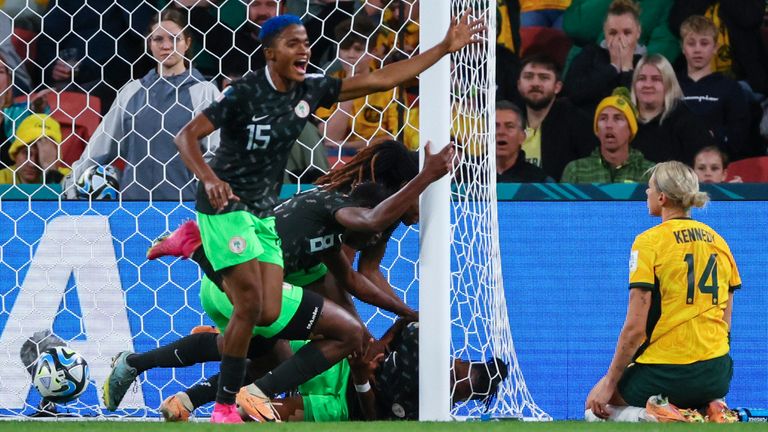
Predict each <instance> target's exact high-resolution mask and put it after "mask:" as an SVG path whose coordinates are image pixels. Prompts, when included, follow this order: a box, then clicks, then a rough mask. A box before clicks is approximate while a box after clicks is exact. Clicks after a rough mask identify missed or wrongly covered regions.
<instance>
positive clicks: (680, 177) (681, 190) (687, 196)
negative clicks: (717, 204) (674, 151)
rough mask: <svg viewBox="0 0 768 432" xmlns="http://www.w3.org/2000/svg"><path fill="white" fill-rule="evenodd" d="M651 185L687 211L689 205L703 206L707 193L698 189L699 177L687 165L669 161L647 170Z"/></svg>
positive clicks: (707, 197)
mask: <svg viewBox="0 0 768 432" xmlns="http://www.w3.org/2000/svg"><path fill="white" fill-rule="evenodd" d="M648 173H649V174H650V178H651V181H650V183H651V185H650V186H651V187H652V188H655V189H656V190H657V191H659V192H662V193H664V195H666V196H667V198H668V199H669V200H671V201H672V202H673V203H675V204H676V205H678V206H680V207H681V208H683V210H685V211H686V212H688V211H689V210H690V208H691V207H699V208H700V207H704V206H705V205H706V204H707V202H709V195H707V193H706V192H701V191H699V178H698V177H697V176H696V173H695V172H694V171H693V169H692V168H691V167H689V166H688V165H686V164H684V163H682V162H678V161H669V162H662V163H658V164H656V165H654V166H653V168H651V169H649V170H648Z"/></svg>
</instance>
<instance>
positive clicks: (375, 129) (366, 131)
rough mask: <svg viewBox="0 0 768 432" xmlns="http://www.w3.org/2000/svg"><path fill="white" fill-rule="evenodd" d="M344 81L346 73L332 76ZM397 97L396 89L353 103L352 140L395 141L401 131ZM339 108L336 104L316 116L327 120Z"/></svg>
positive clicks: (350, 121) (318, 110) (362, 98)
mask: <svg viewBox="0 0 768 432" xmlns="http://www.w3.org/2000/svg"><path fill="white" fill-rule="evenodd" d="M331 75H332V76H335V77H337V78H340V79H343V78H344V73H343V72H338V73H335V74H331ZM397 106H398V102H397V96H396V93H395V89H392V90H388V91H383V92H379V93H374V94H371V95H368V96H363V97H359V98H357V99H355V100H353V101H352V112H351V113H349V114H350V115H351V116H352V117H350V118H349V120H348V122H347V129H348V130H349V131H350V134H349V135H350V136H351V137H353V138H351V139H353V140H354V139H362V140H366V141H368V140H370V139H371V138H375V137H380V136H386V137H388V138H390V139H394V137H395V136H396V135H397V131H398V130H399V126H398V114H397ZM337 107H338V104H334V105H333V106H332V107H331V108H328V109H326V108H318V109H317V111H315V115H316V116H318V117H319V118H321V119H323V120H326V119H328V118H329V117H330V116H331V114H333V113H334V112H335V111H336V109H337Z"/></svg>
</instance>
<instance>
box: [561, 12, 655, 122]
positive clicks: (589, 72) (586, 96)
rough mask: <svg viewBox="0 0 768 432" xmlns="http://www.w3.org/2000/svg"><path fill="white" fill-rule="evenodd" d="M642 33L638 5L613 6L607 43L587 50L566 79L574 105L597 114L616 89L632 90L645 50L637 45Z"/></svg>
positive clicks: (607, 24)
mask: <svg viewBox="0 0 768 432" xmlns="http://www.w3.org/2000/svg"><path fill="white" fill-rule="evenodd" d="M641 31H642V29H641V27H640V9H639V8H638V6H637V4H635V2H633V1H632V0H615V1H614V2H613V3H611V5H610V6H609V7H608V13H607V14H606V16H605V22H604V23H603V32H604V33H605V40H604V41H602V42H601V43H600V45H597V44H591V45H587V46H586V47H584V49H583V50H582V51H581V53H579V55H577V56H576V57H575V58H574V59H573V63H572V64H571V67H570V69H569V70H568V75H567V76H566V77H565V92H566V95H567V96H568V97H569V98H570V99H571V101H572V102H573V103H575V104H576V105H577V106H579V108H582V109H583V110H585V111H587V112H595V108H596V107H597V105H598V104H599V103H600V101H601V100H602V99H603V98H605V97H608V96H610V95H611V92H612V91H613V89H615V88H616V87H627V88H629V86H630V85H631V83H632V72H633V71H634V69H635V65H636V64H637V62H638V61H639V60H640V57H642V55H643V54H645V51H646V50H645V47H644V46H642V45H640V44H639V43H638V39H639V38H640V33H641Z"/></svg>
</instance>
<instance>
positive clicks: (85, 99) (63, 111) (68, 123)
mask: <svg viewBox="0 0 768 432" xmlns="http://www.w3.org/2000/svg"><path fill="white" fill-rule="evenodd" d="M46 98H47V99H48V105H49V106H50V107H51V116H52V117H53V118H54V119H56V121H58V122H59V123H61V136H62V140H63V141H62V143H61V160H62V161H64V163H65V164H67V165H72V163H73V162H74V161H76V160H77V159H78V158H79V157H80V155H81V154H82V153H83V149H85V145H86V144H87V143H88V140H89V139H90V138H91V136H92V135H93V133H94V132H96V128H97V127H98V126H99V123H100V122H101V115H100V114H99V113H100V112H101V99H99V98H98V97H96V96H90V95H87V94H85V93H78V92H68V91H65V92H61V93H56V92H50V93H48V95H47V96H46Z"/></svg>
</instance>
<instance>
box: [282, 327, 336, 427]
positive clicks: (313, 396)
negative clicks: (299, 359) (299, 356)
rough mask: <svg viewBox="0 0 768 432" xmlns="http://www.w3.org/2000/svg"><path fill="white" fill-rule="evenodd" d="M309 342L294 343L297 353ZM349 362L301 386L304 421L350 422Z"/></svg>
mask: <svg viewBox="0 0 768 432" xmlns="http://www.w3.org/2000/svg"><path fill="white" fill-rule="evenodd" d="M307 343H308V341H292V342H291V349H292V350H293V352H294V353H295V352H296V351H298V350H299V348H301V347H303V346H304V345H306V344H307ZM348 383H349V362H348V361H347V359H343V360H342V361H340V362H339V363H336V364H335V365H333V367H331V368H330V369H328V370H327V371H325V372H323V373H321V374H320V375H318V376H316V377H314V378H312V379H311V380H309V381H307V382H305V383H304V384H302V385H300V386H299V393H301V396H302V399H303V401H304V421H314V422H333V421H346V420H349V407H348V406H347V385H348Z"/></svg>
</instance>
